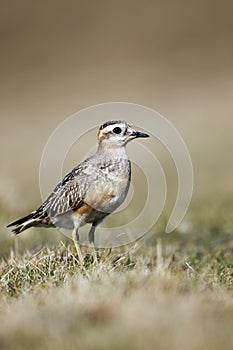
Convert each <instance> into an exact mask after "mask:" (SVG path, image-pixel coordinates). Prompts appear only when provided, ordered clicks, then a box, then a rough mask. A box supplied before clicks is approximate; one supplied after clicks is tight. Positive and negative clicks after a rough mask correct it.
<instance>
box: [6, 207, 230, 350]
mask: <svg viewBox="0 0 233 350" xmlns="http://www.w3.org/2000/svg"><path fill="white" fill-rule="evenodd" d="M216 211H217V212H215V211H211V209H209V212H212V214H211V215H209V217H208V216H207V215H206V213H203V212H202V211H200V210H195V209H193V210H191V211H190V213H189V215H188V216H187V217H186V220H185V221H184V223H183V225H181V227H180V229H179V230H177V231H176V232H174V233H172V234H164V233H163V225H162V224H161V225H160V226H159V225H158V226H157V229H155V231H154V230H152V232H151V234H150V235H149V236H148V237H146V239H143V240H141V241H138V242H135V243H134V244H132V245H131V246H127V247H125V248H123V249H118V250H113V251H108V250H101V251H99V263H98V265H97V266H94V265H93V263H92V252H91V251H90V250H88V248H83V253H84V255H86V257H85V266H84V268H82V267H81V266H80V265H79V262H78V260H77V258H76V254H75V249H74V247H73V244H72V242H70V241H68V240H65V239H62V238H61V240H60V237H59V238H58V239H57V241H55V240H54V239H52V238H51V239H50V240H49V241H47V243H46V239H45V237H46V235H47V231H46V232H45V233H44V231H43V232H42V233H41V234H40V233H39V234H38V230H35V231H34V232H31V234H33V237H34V238H33V243H31V242H30V244H29V243H28V244H27V242H29V241H30V239H29V237H32V236H30V233H29V236H28V237H27V238H26V241H27V242H26V243H25V240H23V238H16V239H15V238H12V239H11V240H10V241H6V242H5V245H4V244H2V258H1V266H0V278H1V287H0V288H1V291H0V293H1V301H0V323H1V328H0V346H1V349H16V348H17V349H24V350H27V349H32V348H34V349H42V348H43V349H58V350H59V349H77V348H78V349H79V348H80V349H109V348H111V349H142V348H145V349H170V348H172V349H179V350H183V349H185V350H186V349H190V350H194V349H195V350H196V349H198V350H199V349H203V350H208V349H211V350H215V349H216V350H217V349H221V348H222V349H224V350H228V349H232V348H233V333H232V329H233V259H232V253H233V240H232V232H231V222H232V217H231V215H232V214H231V206H229V203H228V204H227V205H225V206H221V208H218V210H217V208H216ZM216 213H218V216H217V215H216ZM36 232H37V233H36ZM155 232H156V234H155ZM43 235H45V236H43ZM21 237H23V236H21ZM61 237H62V236H61ZM20 239H21V240H20ZM16 242H17V244H16ZM38 243H39V244H40V247H38Z"/></svg>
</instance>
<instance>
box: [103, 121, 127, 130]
mask: <svg viewBox="0 0 233 350" xmlns="http://www.w3.org/2000/svg"><path fill="white" fill-rule="evenodd" d="M114 128H122V129H124V128H125V124H123V123H118V124H111V125H108V126H106V127H105V128H104V129H103V131H112V130H113V129H114Z"/></svg>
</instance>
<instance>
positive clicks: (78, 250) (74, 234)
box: [72, 228, 84, 265]
mask: <svg viewBox="0 0 233 350" xmlns="http://www.w3.org/2000/svg"><path fill="white" fill-rule="evenodd" d="M72 239H73V242H74V245H75V248H76V251H77V254H78V259H79V262H80V264H81V265H84V259H83V256H82V252H81V249H80V245H79V241H78V239H77V234H76V229H75V228H74V229H73V231H72Z"/></svg>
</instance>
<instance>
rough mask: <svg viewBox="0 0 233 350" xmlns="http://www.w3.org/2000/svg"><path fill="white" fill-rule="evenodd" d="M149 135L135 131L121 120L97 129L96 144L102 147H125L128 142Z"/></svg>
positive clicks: (110, 122) (107, 123)
mask: <svg viewBox="0 0 233 350" xmlns="http://www.w3.org/2000/svg"><path fill="white" fill-rule="evenodd" d="M139 137H149V135H147V134H145V133H142V132H140V131H137V130H135V129H134V128H133V127H132V126H130V125H129V124H127V123H126V122H124V121H122V120H112V121H109V122H106V123H104V124H103V125H101V127H100V128H99V133H98V142H99V144H102V145H104V146H108V145H109V146H110V145H111V146H125V145H126V144H127V143H128V142H129V141H131V140H133V139H136V138H139Z"/></svg>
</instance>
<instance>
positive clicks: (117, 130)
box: [113, 126, 122, 134]
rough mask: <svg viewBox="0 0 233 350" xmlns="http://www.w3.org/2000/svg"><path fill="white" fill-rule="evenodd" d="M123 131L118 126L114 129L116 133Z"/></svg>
mask: <svg viewBox="0 0 233 350" xmlns="http://www.w3.org/2000/svg"><path fill="white" fill-rule="evenodd" d="M121 131H122V130H121V128H119V127H118V126H117V127H116V128H114V129H113V132H114V134H120V133H121Z"/></svg>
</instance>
